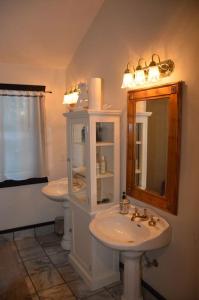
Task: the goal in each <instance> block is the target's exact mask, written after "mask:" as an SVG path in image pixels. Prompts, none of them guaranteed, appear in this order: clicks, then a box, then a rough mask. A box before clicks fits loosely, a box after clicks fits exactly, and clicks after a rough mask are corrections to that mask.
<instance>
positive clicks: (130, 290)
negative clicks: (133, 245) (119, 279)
mask: <svg viewBox="0 0 199 300" xmlns="http://www.w3.org/2000/svg"><path fill="white" fill-rule="evenodd" d="M122 254H123V257H124V293H123V296H122V300H142V299H143V298H142V293H141V270H140V257H141V255H142V252H123V253H122Z"/></svg>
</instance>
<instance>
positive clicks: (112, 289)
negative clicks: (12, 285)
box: [0, 233, 146, 300]
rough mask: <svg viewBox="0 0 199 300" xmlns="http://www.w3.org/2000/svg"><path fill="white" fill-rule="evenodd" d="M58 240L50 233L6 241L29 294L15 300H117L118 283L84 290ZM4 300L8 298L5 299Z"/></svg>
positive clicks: (120, 291)
mask: <svg viewBox="0 0 199 300" xmlns="http://www.w3.org/2000/svg"><path fill="white" fill-rule="evenodd" d="M60 239H61V238H60V237H59V236H57V235H56V234H54V233H52V234H48V235H45V236H38V237H35V238H33V237H29V238H24V239H21V240H14V241H12V242H10V245H11V247H12V249H14V251H15V253H16V255H17V260H18V266H19V269H20V274H21V277H23V276H24V278H25V284H26V287H27V290H28V293H29V295H28V296H27V297H25V298H23V299H22V298H20V297H19V300H26V299H27V300H29V299H32V300H38V299H40V300H74V299H85V300H86V299H87V300H103V299H106V300H114V299H115V300H120V299H121V294H122V284H121V283H120V282H118V283H115V284H112V285H110V286H107V287H104V288H101V289H99V290H97V291H90V290H89V289H88V287H87V286H86V284H85V283H84V281H83V280H82V279H81V278H80V277H79V275H78V274H77V273H76V272H75V270H74V269H73V267H72V266H71V265H70V264H69V262H68V254H69V252H68V251H65V250H63V249H62V248H61V246H60ZM0 271H1V270H0ZM0 289H1V285H0ZM0 295H1V290H0ZM0 298H1V296H0ZM1 299H2V298H1ZM13 299H17V300H18V298H13ZM13 299H12V300H13ZM145 299H146V298H145ZM5 300H10V299H9V297H6V298H5Z"/></svg>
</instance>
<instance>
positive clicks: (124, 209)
mask: <svg viewBox="0 0 199 300" xmlns="http://www.w3.org/2000/svg"><path fill="white" fill-rule="evenodd" d="M120 213H121V214H123V215H125V214H128V213H129V200H128V199H126V194H125V192H123V194H122V199H121V200H120Z"/></svg>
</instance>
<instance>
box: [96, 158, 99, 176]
mask: <svg viewBox="0 0 199 300" xmlns="http://www.w3.org/2000/svg"><path fill="white" fill-rule="evenodd" d="M99 174H100V163H99V162H98V161H97V162H96V175H97V176H98V175H99Z"/></svg>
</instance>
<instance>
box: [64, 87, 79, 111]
mask: <svg viewBox="0 0 199 300" xmlns="http://www.w3.org/2000/svg"><path fill="white" fill-rule="evenodd" d="M78 98H79V91H78V89H77V88H75V89H74V90H71V91H70V92H66V93H65V94H64V101H63V104H68V105H69V107H74V106H75V104H76V103H77V100H78Z"/></svg>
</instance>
